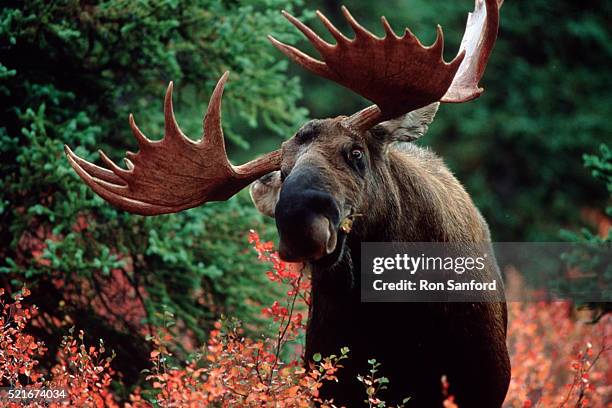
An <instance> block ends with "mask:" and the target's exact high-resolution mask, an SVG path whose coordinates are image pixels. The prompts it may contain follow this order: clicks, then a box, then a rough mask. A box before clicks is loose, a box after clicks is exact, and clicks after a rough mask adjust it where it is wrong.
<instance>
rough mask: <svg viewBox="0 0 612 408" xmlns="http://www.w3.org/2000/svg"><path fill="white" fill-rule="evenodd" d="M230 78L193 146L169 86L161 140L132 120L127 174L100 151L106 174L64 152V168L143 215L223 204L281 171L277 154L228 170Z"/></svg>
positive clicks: (222, 83) (216, 94)
mask: <svg viewBox="0 0 612 408" xmlns="http://www.w3.org/2000/svg"><path fill="white" fill-rule="evenodd" d="M228 74H229V73H227V72H226V73H225V74H224V75H223V76H222V77H221V78H220V79H219V81H218V82H217V85H216V87H215V90H214V92H213V94H212V96H211V99H210V103H209V105H208V109H207V113H206V116H205V118H204V123H203V127H204V138H203V140H200V141H197V142H195V141H192V140H191V139H189V138H187V137H186V136H185V135H184V134H183V132H182V131H181V130H180V128H179V126H178V123H177V122H176V118H175V116H174V110H173V106H172V88H173V84H172V82H171V83H170V84H169V86H168V89H167V91H166V96H165V99H164V119H165V123H164V129H165V131H164V138H163V139H162V140H158V141H151V140H149V139H148V138H147V137H146V136H145V135H144V134H143V133H142V132H141V131H140V129H138V127H137V126H136V123H135V122H134V118H133V116H132V115H130V127H131V129H132V132H133V133H134V137H135V138H136V140H137V142H138V146H139V150H138V152H137V153H130V152H128V157H129V158H126V159H125V162H126V166H127V170H125V169H122V168H121V167H119V166H117V165H116V164H115V163H114V162H113V161H112V160H110V159H109V158H108V156H106V154H104V153H103V152H102V151H100V157H101V159H102V161H103V162H104V164H105V165H106V166H107V167H108V168H103V167H100V166H97V165H95V164H92V163H89V162H87V161H86V160H83V159H82V158H80V157H78V156H77V155H76V154H74V152H72V150H70V148H69V147H68V146H65V151H66V156H67V157H68V162H69V163H70V165H71V166H72V167H73V168H74V170H75V171H76V173H77V174H78V175H79V176H80V177H81V179H83V181H84V182H85V183H86V184H87V185H88V186H89V187H90V188H91V189H92V190H93V191H94V192H95V193H97V194H98V195H99V196H100V197H102V198H104V199H105V200H106V201H108V202H109V203H111V204H113V205H114V206H116V207H118V208H120V209H123V210H126V211H129V212H133V213H136V214H141V215H156V214H165V213H172V212H178V211H181V210H184V209H187V208H192V207H195V206H198V205H200V204H203V203H205V202H207V201H220V200H226V199H228V198H229V197H231V196H232V195H234V194H236V193H237V192H238V191H240V190H241V189H242V188H244V187H246V186H247V185H248V184H250V183H251V182H252V181H254V180H255V179H257V178H258V177H261V176H262V175H264V174H266V173H269V172H271V171H274V170H278V168H279V167H280V151H278V150H277V151H274V152H271V153H268V154H266V155H264V156H263V157H261V158H258V159H255V160H252V161H250V162H248V163H246V164H244V165H242V166H238V167H234V166H232V165H231V164H230V163H229V161H228V159H227V155H226V153H225V143H224V140H223V131H222V128H221V98H222V95H223V89H224V86H225V83H226V81H227V78H228Z"/></svg>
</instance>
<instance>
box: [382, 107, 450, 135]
mask: <svg viewBox="0 0 612 408" xmlns="http://www.w3.org/2000/svg"><path fill="white" fill-rule="evenodd" d="M439 106H440V102H434V103H432V104H431V105H427V106H425V107H423V108H420V109H416V110H413V111H412V112H408V113H406V114H405V115H402V116H400V117H397V118H395V119H391V120H388V121H386V122H381V123H379V124H378V125H377V126H375V127H376V128H378V129H376V130H378V132H380V131H381V130H382V131H383V133H384V134H385V138H386V139H387V140H388V141H390V142H396V141H397V142H412V141H414V140H417V139H418V138H419V137H421V136H423V135H424V134H425V133H427V129H428V128H429V124H430V123H431V122H432V121H433V119H434V117H435V116H436V112H438V107H439ZM381 128H382V129H381ZM378 132H375V133H378Z"/></svg>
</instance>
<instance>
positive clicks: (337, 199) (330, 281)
mask: <svg viewBox="0 0 612 408" xmlns="http://www.w3.org/2000/svg"><path fill="white" fill-rule="evenodd" d="M502 1H503V0H476V5H475V8H474V11H473V12H472V13H470V15H469V16H468V21H467V25H466V31H465V33H464V36H463V40H462V41H461V48H460V51H459V53H458V54H457V56H456V57H455V58H454V59H453V60H452V61H451V62H449V63H447V62H445V61H444V59H443V57H442V50H443V43H444V40H443V35H442V30H441V28H439V27H438V36H437V38H436V41H435V42H434V43H433V44H432V45H431V46H429V47H425V46H423V45H422V44H421V43H420V42H419V40H418V39H417V38H416V37H415V36H414V35H413V34H412V33H410V31H409V30H406V32H405V34H404V35H402V36H398V35H397V34H396V33H395V32H394V31H393V29H392V28H391V26H390V25H389V22H388V21H387V20H386V19H385V18H384V17H383V18H382V24H383V28H384V30H385V36H384V37H383V38H380V37H377V36H375V35H374V34H372V33H371V32H369V31H368V30H366V29H365V28H364V27H362V26H361V25H360V24H359V23H358V22H357V21H356V20H355V19H354V18H353V16H352V15H351V14H350V13H349V12H348V10H347V9H346V8H344V7H343V8H342V12H343V14H344V17H345V18H346V20H347V22H348V24H349V25H350V27H351V28H352V30H353V32H354V38H353V39H349V38H347V37H346V36H345V35H344V34H342V33H341V32H340V31H339V30H338V29H337V28H336V27H335V26H334V25H333V24H332V23H331V22H330V21H329V20H328V19H327V18H326V17H325V16H324V15H323V14H321V13H319V12H317V16H318V17H319V19H320V20H321V22H322V23H323V25H324V26H325V27H326V28H327V30H328V31H329V32H330V34H331V35H332V37H333V38H334V40H335V44H331V43H328V42H326V41H324V40H323V39H322V38H321V37H319V36H318V35H317V34H316V33H315V32H314V31H313V30H312V29H310V28H309V27H308V26H306V25H305V24H303V23H302V22H300V21H299V20H298V19H296V18H295V17H293V16H291V15H290V14H288V13H286V12H283V14H284V15H285V17H286V18H287V19H288V20H289V21H290V22H291V23H292V24H293V25H295V26H296V27H297V28H298V29H299V30H300V31H301V32H302V33H303V34H304V35H305V36H306V38H307V39H308V40H309V41H310V42H311V44H312V45H313V46H314V48H315V49H316V50H317V52H318V53H319V54H320V55H321V59H322V60H318V59H315V58H313V57H311V56H309V55H307V54H305V53H303V52H302V51H300V50H298V49H296V48H295V47H292V46H290V45H287V44H284V43H281V42H279V41H278V40H276V39H274V38H272V37H270V40H271V41H272V43H273V45H274V46H276V47H277V48H278V49H279V50H280V51H282V52H283V53H284V54H285V55H287V56H288V57H289V58H291V59H292V60H293V61H295V62H296V63H297V64H299V65H301V66H303V67H304V68H306V69H307V70H309V71H311V72H312V73H314V74H315V75H319V76H322V77H324V78H326V79H329V80H331V81H334V82H337V83H339V84H341V85H343V86H345V87H346V88H348V89H350V90H352V91H354V92H356V93H357V94H359V95H361V96H363V97H365V98H366V99H368V100H370V101H372V102H373V103H374V104H373V105H372V106H370V107H367V108H365V109H363V110H361V111H359V112H356V113H354V114H352V115H350V116H339V117H336V118H331V119H323V120H312V121H310V122H308V123H306V124H305V125H304V126H303V127H302V128H301V129H300V130H299V131H298V132H297V133H296V134H295V135H294V136H293V137H292V138H291V139H289V140H287V141H286V142H285V143H283V145H282V148H281V149H279V150H276V151H273V152H270V153H267V154H265V155H264V156H262V157H260V158H257V159H254V160H252V161H250V162H248V163H246V164H244V165H241V166H233V165H231V164H230V162H229V160H228V158H227V155H226V152H225V144H224V139H223V131H222V126H221V99H222V95H223V89H224V86H225V83H226V81H227V78H228V73H225V74H223V75H222V76H221V78H220V79H219V81H218V82H217V86H216V87H215V89H214V91H213V93H212V96H211V98H210V103H209V105H208V110H207V112H206V116H205V119H204V136H203V137H202V139H200V140H198V141H193V140H191V139H189V138H187V137H186V136H185V135H184V134H183V133H182V131H181V130H180V128H179V126H178V124H177V123H176V120H175V117H174V112H173V108H172V83H171V84H170V85H169V87H168V91H167V93H166V98H165V101H164V115H165V128H164V137H163V139H161V140H159V141H151V140H149V139H148V138H147V137H146V136H145V135H144V134H143V133H142V132H141V131H140V130H139V129H138V127H137V126H136V124H135V122H134V119H133V118H132V117H131V116H130V127H131V128H132V131H133V133H134V137H135V138H136V140H137V142H138V147H139V150H138V152H137V153H131V152H128V153H127V157H126V158H125V164H126V168H125V169H124V168H121V167H119V166H117V165H116V164H115V163H114V162H113V161H111V160H110V158H108V157H107V156H106V155H104V154H103V153H101V159H102V161H103V162H104V164H105V167H101V166H98V165H95V164H93V163H90V162H88V161H86V160H84V159H82V158H81V157H79V156H77V155H76V154H74V153H73V152H72V150H70V148H68V147H67V146H66V154H67V157H68V160H69V162H70V164H71V165H72V167H73V168H74V170H75V171H76V172H77V174H78V175H79V176H80V177H81V178H82V180H83V181H84V182H85V183H86V184H87V185H88V186H89V187H90V188H91V189H92V190H93V191H95V192H96V193H97V194H98V195H100V196H101V197H102V198H104V199H105V200H107V201H108V202H109V203H111V204H113V205H115V206H116V207H118V208H120V209H123V210H126V211H129V212H132V213H136V214H142V215H156V214H165V213H172V212H178V211H182V210H185V209H188V208H192V207H195V206H198V205H201V204H204V203H206V202H208V201H219V200H226V199H228V198H229V197H231V196H232V195H234V194H236V193H237V192H238V191H240V190H241V189H243V188H245V187H246V186H248V185H249V184H251V183H253V182H255V183H254V184H253V185H252V187H251V196H252V197H253V199H254V201H255V204H256V206H257V208H258V209H260V210H261V211H262V212H264V213H266V214H268V215H272V216H274V218H275V220H276V225H277V230H278V234H279V237H280V246H279V253H280V256H281V257H282V258H283V259H285V260H288V261H301V262H304V263H306V264H307V265H308V267H309V268H310V270H311V272H312V301H311V310H310V316H309V323H308V328H307V335H306V359H307V360H309V359H310V358H311V356H312V355H313V353H315V352H319V353H322V354H332V353H337V352H338V351H339V349H340V348H341V347H344V346H348V347H349V348H350V349H351V357H350V359H348V362H347V363H346V364H345V366H346V367H345V368H344V369H342V370H341V371H340V381H339V383H337V384H332V385H330V386H328V387H326V388H324V389H323V390H322V392H323V393H324V394H325V396H326V397H329V398H333V399H334V401H335V403H336V404H337V405H346V406H348V407H356V406H361V404H362V403H363V396H362V395H363V394H362V390H361V388H360V384H359V383H358V382H357V381H356V380H355V376H356V375H357V374H361V373H364V372H366V369H367V367H366V363H367V359H370V358H376V359H378V360H379V361H381V362H382V364H383V369H384V375H385V376H387V377H389V379H390V380H391V383H392V386H391V387H390V391H389V395H387V397H388V398H389V400H392V401H394V402H397V401H398V400H401V398H403V397H407V396H409V397H411V400H410V402H409V404H412V406H413V407H421V408H429V407H440V403H441V401H442V394H441V392H440V378H441V376H442V375H446V376H447V377H448V378H449V380H450V384H451V387H452V388H451V391H452V392H453V393H454V394H455V395H456V397H457V402H458V403H459V405H460V406H462V407H469V408H479V407H482V408H495V407H500V406H501V404H502V402H503V400H504V397H505V394H506V391H507V389H508V382H509V376H510V369H509V361H508V352H507V349H506V345H505V339H506V307H505V304H504V303H500V302H497V303H455V304H451V303H404V304H401V303H393V304H385V303H361V302H360V291H359V285H360V282H359V279H357V278H356V276H355V275H356V274H355V264H356V262H357V260H359V258H360V252H359V251H360V243H361V242H363V241H440V242H458V243H470V242H488V241H489V240H490V239H489V232H488V228H487V225H486V223H485V221H484V220H483V218H482V217H481V215H480V214H479V212H478V210H477V209H476V207H475V206H474V204H473V203H472V200H471V199H470V197H469V195H468V194H467V193H466V192H465V190H464V189H463V187H462V186H461V184H460V183H459V182H458V181H457V180H456V179H455V178H454V177H453V175H452V174H451V173H450V172H449V171H448V169H447V168H446V167H445V166H444V164H443V162H442V161H441V160H440V159H438V158H437V157H436V156H435V155H434V154H433V153H431V152H429V151H427V150H425V149H421V148H418V147H416V146H414V145H412V144H411V143H410V142H411V141H413V140H415V139H416V138H418V137H420V136H421V135H423V134H424V133H425V132H426V131H427V126H428V125H429V123H430V122H431V120H432V119H433V117H434V115H435V113H436V111H437V109H438V102H446V103H450V102H453V103H459V102H467V101H470V100H472V99H475V98H477V97H478V96H479V95H480V94H481V93H482V91H483V90H482V89H481V88H480V87H479V86H478V82H479V81H480V79H481V77H482V76H483V74H484V71H485V67H486V65H487V61H488V58H489V56H490V54H491V51H492V49H493V45H494V43H495V39H496V37H497V30H498V25H499V7H500V6H501V3H502ZM258 179H259V180H258ZM256 180H258V181H256ZM357 214H361V216H360V217H358V218H355V217H356V215H357ZM351 222H353V225H352V230H351V229H350V228H346V225H348V224H351ZM349 231H350V233H349ZM486 273H487V274H488V275H489V277H493V276H497V274H498V271H497V267H495V266H491V269H490V270H487V271H486ZM500 290H501V288H500Z"/></svg>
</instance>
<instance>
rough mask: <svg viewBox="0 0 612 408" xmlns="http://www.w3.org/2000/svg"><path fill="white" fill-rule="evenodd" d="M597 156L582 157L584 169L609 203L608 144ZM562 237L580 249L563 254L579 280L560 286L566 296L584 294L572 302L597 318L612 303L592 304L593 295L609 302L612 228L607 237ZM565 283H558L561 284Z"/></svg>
mask: <svg viewBox="0 0 612 408" xmlns="http://www.w3.org/2000/svg"><path fill="white" fill-rule="evenodd" d="M599 150H600V154H599V155H593V154H585V155H584V156H583V159H584V164H585V167H587V168H588V169H590V170H591V174H592V175H593V177H594V178H596V179H598V180H600V181H602V182H604V183H605V184H606V187H607V189H608V196H609V199H610V200H611V201H612V150H610V147H609V146H608V145H605V144H602V145H601V146H600V147H599ZM606 213H607V214H608V215H609V216H610V215H612V206H610V205H608V207H607V208H606ZM562 236H563V237H564V238H565V239H566V240H568V241H570V242H577V243H581V244H583V245H581V247H580V248H581V250H575V251H572V252H570V253H566V254H563V259H564V260H565V261H566V262H567V263H568V264H569V265H570V266H573V267H577V268H578V270H580V271H581V273H582V276H581V279H578V280H576V281H574V282H571V283H569V284H568V283H566V285H571V287H562V288H561V289H562V290H565V291H566V292H567V293H577V292H578V293H580V292H582V293H585V294H587V295H588V296H587V297H585V298H578V299H576V301H577V303H578V305H581V306H587V307H590V308H592V309H596V310H597V311H599V312H600V313H599V315H598V316H597V317H596V319H598V318H599V317H601V316H603V315H604V314H605V313H609V312H611V311H612V303H610V302H607V303H599V302H592V301H591V300H592V299H593V296H594V295H598V296H597V297H599V298H600V299H609V298H610V296H611V295H612V259H610V248H611V246H612V229H609V230H608V235H607V236H601V235H600V234H599V233H598V232H597V231H591V230H590V229H587V228H583V229H582V230H581V231H580V232H579V233H578V232H573V231H562ZM563 281H565V280H562V282H563Z"/></svg>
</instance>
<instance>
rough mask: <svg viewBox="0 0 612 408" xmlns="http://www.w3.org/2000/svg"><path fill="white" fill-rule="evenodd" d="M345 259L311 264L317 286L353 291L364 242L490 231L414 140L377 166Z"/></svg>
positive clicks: (481, 236)
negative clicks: (331, 263) (414, 143)
mask: <svg viewBox="0 0 612 408" xmlns="http://www.w3.org/2000/svg"><path fill="white" fill-rule="evenodd" d="M373 174H374V176H373V177H374V179H373V182H372V183H370V188H369V191H368V192H367V194H366V196H367V197H368V202H364V203H362V205H361V208H358V209H357V212H360V213H362V214H363V216H361V217H359V218H357V219H356V220H355V223H354V226H353V229H352V231H351V232H350V234H348V235H347V236H344V237H341V239H340V241H341V242H339V244H341V243H342V241H343V240H346V243H345V245H344V246H343V248H342V254H341V256H340V260H339V261H338V262H337V263H335V264H333V265H329V264H326V263H325V262H322V263H314V264H312V265H311V270H312V272H313V285H314V286H313V289H314V288H315V287H318V290H325V291H331V292H336V293H337V291H340V292H343V291H346V290H349V291H351V292H352V291H353V290H354V289H356V288H358V286H359V276H358V274H359V262H360V261H359V260H360V257H361V253H360V251H361V243H362V242H392V241H404V242H488V241H490V238H489V231H488V228H487V226H486V223H485V222H484V220H483V218H482V217H481V215H480V213H479V212H478V210H477V209H476V207H475V206H474V204H473V202H472V200H471V198H470V197H469V195H468V194H467V192H466V191H465V189H464V188H463V186H462V185H461V184H460V183H459V181H458V180H457V179H456V178H455V177H454V176H453V175H452V173H451V172H450V171H449V170H448V169H447V167H446V166H445V165H444V163H443V161H442V160H441V159H440V158H438V157H437V156H436V155H435V154H433V153H432V152H430V151H428V150H426V149H423V148H420V147H417V146H415V145H413V144H402V145H399V146H396V147H392V148H391V150H390V151H389V152H388V154H387V156H386V160H384V161H383V163H382V164H381V165H380V166H378V167H377V168H376V169H374V172H373Z"/></svg>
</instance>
